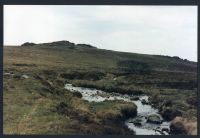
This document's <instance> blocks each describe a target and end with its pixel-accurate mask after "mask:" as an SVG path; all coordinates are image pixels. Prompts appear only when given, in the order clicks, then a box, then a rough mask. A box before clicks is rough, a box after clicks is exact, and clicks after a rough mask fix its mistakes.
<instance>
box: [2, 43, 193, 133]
mask: <svg viewBox="0 0 200 138" xmlns="http://www.w3.org/2000/svg"><path fill="white" fill-rule="evenodd" d="M3 68H4V85H3V90H4V95H3V100H4V108H3V116H4V117H3V121H4V122H3V124H4V125H3V131H4V134H76V135H77V134H134V132H132V131H130V130H129V129H128V128H127V127H126V126H124V125H123V122H122V121H123V120H124V119H126V118H128V117H130V116H131V115H132V116H135V114H137V111H136V110H137V107H136V106H135V105H134V104H133V103H132V104H130V103H128V102H124V101H104V102H102V103H93V102H87V101H85V100H83V99H81V95H79V94H74V93H71V92H69V91H67V90H65V89H64V85H65V83H71V84H73V85H74V86H83V87H88V88H97V89H101V90H105V91H107V92H117V93H121V94H130V95H138V94H146V95H148V96H150V101H151V104H152V105H153V106H155V107H156V108H158V109H159V111H160V113H161V114H162V115H163V117H165V119H168V120H173V119H174V118H175V117H176V115H177V113H180V114H181V116H182V117H183V118H186V119H187V120H188V121H191V122H196V119H197V63H196V62H192V61H188V60H183V59H180V58H178V57H169V56H161V55H145V54H136V53H125V52H117V51H110V50H104V49H98V48H96V47H94V46H91V45H88V44H74V43H71V42H69V41H59V42H52V43H43V44H34V43H25V44H23V45H22V46H16V47H9V46H4V67H3ZM167 103H168V104H167ZM169 103H170V104H169ZM124 110H127V112H128V113H129V112H130V113H131V114H128V115H127V112H126V114H124ZM133 113H134V114H133ZM111 117H112V118H111Z"/></svg>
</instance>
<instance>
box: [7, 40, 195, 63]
mask: <svg viewBox="0 0 200 138" xmlns="http://www.w3.org/2000/svg"><path fill="white" fill-rule="evenodd" d="M59 41H69V40H56V41H50V42H42V43H52V42H59ZM69 42H71V43H74V44H76V45H77V44H87V45H91V44H89V43H76V42H72V41H69ZM24 43H27V42H24ZM24 43H22V44H24ZM28 43H34V42H28ZM42 43H35V44H36V45H37V44H42ZM22 44H20V45H4V46H11V47H12V46H13V47H20V46H21V45H22ZM91 46H94V47H96V48H98V49H102V50H111V51H115V52H124V53H133V54H144V55H152V56H169V55H160V54H147V53H137V52H132V51H131V52H130V51H118V50H112V49H105V48H99V47H98V46H95V45H91ZM170 57H179V56H177V55H173V56H170ZM179 58H181V59H183V60H184V59H186V58H183V57H179ZM186 60H188V61H191V62H197V61H193V60H189V59H186Z"/></svg>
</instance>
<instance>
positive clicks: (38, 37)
mask: <svg viewBox="0 0 200 138" xmlns="http://www.w3.org/2000/svg"><path fill="white" fill-rule="evenodd" d="M60 40H67V41H70V42H74V43H86V44H91V45H94V46H96V47H98V48H101V49H109V50H115V51H123V52H132V53H142V54H153V55H168V56H179V57H181V58H184V59H188V60H191V61H197V6H130V5H129V6H87V5H86V6H83V5H82V6H80V5H4V45H21V44H23V43H25V42H34V43H44V42H52V41H60Z"/></svg>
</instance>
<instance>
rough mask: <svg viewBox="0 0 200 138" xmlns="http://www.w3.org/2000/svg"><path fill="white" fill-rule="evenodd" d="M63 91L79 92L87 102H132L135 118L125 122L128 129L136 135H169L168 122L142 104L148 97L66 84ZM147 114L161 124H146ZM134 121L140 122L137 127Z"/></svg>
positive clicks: (149, 106) (150, 107) (148, 106)
mask: <svg viewBox="0 0 200 138" xmlns="http://www.w3.org/2000/svg"><path fill="white" fill-rule="evenodd" d="M65 89H67V90H69V91H70V92H80V93H81V94H82V98H83V99H84V100H87V101H89V102H102V101H105V100H124V101H127V102H133V103H135V104H136V106H137V116H136V117H134V118H129V119H127V120H126V121H125V125H126V126H127V127H128V128H129V129H131V130H133V131H135V132H136V135H169V133H168V130H169V125H170V122H167V121H164V120H163V119H162V117H161V116H160V115H159V114H158V110H157V109H155V108H153V107H152V106H151V105H149V104H143V103H142V101H146V102H148V96H146V95H140V96H129V95H126V94H125V95H122V94H119V93H114V92H112V93H107V92H104V91H101V90H97V89H93V88H84V87H75V86H73V85H72V84H66V85H65ZM134 97H138V99H137V100H136V99H134ZM149 114H156V115H158V116H159V117H160V118H161V119H162V120H163V121H162V123H161V124H154V123H149V122H147V116H148V115H149ZM135 120H140V122H139V125H137V124H136V123H135V124H134V123H133V122H134V121H135Z"/></svg>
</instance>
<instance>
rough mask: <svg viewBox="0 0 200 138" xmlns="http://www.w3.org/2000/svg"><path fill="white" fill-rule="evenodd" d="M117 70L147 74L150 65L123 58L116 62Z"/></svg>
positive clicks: (149, 70)
mask: <svg viewBox="0 0 200 138" xmlns="http://www.w3.org/2000/svg"><path fill="white" fill-rule="evenodd" d="M117 65H118V67H119V71H121V72H124V73H131V74H132V73H133V74H149V73H150V72H151V67H150V66H149V65H148V64H146V63H143V62H138V61H134V60H124V61H119V62H118V63H117Z"/></svg>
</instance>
